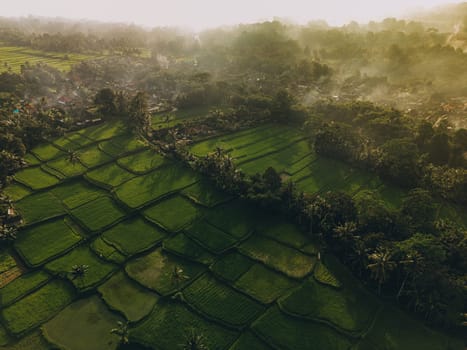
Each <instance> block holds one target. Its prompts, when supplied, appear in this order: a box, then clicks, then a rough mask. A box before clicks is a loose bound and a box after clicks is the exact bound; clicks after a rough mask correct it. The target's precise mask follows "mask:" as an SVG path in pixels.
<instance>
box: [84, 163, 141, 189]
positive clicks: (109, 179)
mask: <svg viewBox="0 0 467 350" xmlns="http://www.w3.org/2000/svg"><path fill="white" fill-rule="evenodd" d="M134 177H135V175H133V174H132V173H130V172H128V171H126V170H124V169H122V168H121V167H119V166H118V165H117V164H116V163H110V164H107V165H104V166H102V167H100V168H97V169H94V170H92V171H89V172H87V173H86V178H87V179H89V180H90V181H91V182H94V183H96V184H98V185H102V186H104V187H106V188H112V187H116V186H119V185H121V184H122V183H124V182H126V181H128V180H130V179H132V178H134Z"/></svg>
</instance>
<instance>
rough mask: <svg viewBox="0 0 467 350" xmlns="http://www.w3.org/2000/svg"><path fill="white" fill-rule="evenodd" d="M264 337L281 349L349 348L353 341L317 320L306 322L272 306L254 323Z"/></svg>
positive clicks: (256, 329)
mask: <svg viewBox="0 0 467 350" xmlns="http://www.w3.org/2000/svg"><path fill="white" fill-rule="evenodd" d="M253 331H254V332H255V333H257V334H258V335H259V336H260V337H261V338H262V339H264V340H266V341H267V342H270V343H271V344H273V345H274V346H275V347H278V348H281V349H294V350H302V349H303V350H308V349H336V350H340V349H342V350H343V349H349V348H350V345H351V342H350V341H349V339H347V338H346V337H345V336H343V335H341V334H339V333H337V332H336V331H335V330H334V329H332V328H330V327H327V326H325V325H322V324H320V323H316V322H305V321H302V320H298V319H296V318H292V317H290V316H287V315H285V314H283V313H282V312H281V311H279V309H278V308H277V307H272V308H270V309H269V310H268V311H267V312H266V313H265V314H264V315H263V316H262V317H261V318H260V319H259V320H258V321H256V322H255V324H254V325H253Z"/></svg>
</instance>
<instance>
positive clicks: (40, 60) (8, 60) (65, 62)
mask: <svg viewBox="0 0 467 350" xmlns="http://www.w3.org/2000/svg"><path fill="white" fill-rule="evenodd" d="M0 56H1V57H2V59H1V61H0V63H1V65H0V66H1V68H0V71H5V70H10V69H11V71H13V72H20V71H21V66H22V65H24V64H25V63H26V62H28V64H29V65H31V66H32V65H36V64H42V65H45V64H46V65H49V66H51V67H54V68H56V69H58V70H61V71H69V70H70V69H71V67H72V66H73V65H74V64H77V63H79V62H81V61H83V60H86V59H90V58H95V57H96V56H94V55H83V54H69V53H51V52H48V51H42V50H33V49H30V48H26V47H17V46H1V47H0Z"/></svg>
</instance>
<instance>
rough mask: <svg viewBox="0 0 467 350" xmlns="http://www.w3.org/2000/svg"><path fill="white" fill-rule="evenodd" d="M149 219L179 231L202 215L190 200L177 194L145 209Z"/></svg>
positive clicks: (173, 230) (172, 230) (167, 228)
mask: <svg viewBox="0 0 467 350" xmlns="http://www.w3.org/2000/svg"><path fill="white" fill-rule="evenodd" d="M143 214H144V216H145V217H146V218H148V220H151V221H153V222H155V223H157V224H158V225H160V226H162V227H163V228H165V229H166V230H168V231H170V232H177V231H179V230H181V229H182V228H184V227H185V226H187V225H188V224H190V223H191V222H192V221H194V220H195V219H196V218H197V217H198V216H199V215H201V213H200V211H199V209H198V208H197V207H196V206H194V205H193V204H192V203H191V202H190V201H189V200H187V199H185V198H183V197H181V196H175V197H171V198H168V199H166V200H164V201H162V202H159V203H157V204H155V205H153V206H151V207H149V208H148V209H146V210H144V211H143Z"/></svg>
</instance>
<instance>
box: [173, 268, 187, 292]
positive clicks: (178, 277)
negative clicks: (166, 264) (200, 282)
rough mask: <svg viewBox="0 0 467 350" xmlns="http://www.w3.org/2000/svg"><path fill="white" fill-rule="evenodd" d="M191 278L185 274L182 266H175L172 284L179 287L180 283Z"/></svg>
mask: <svg viewBox="0 0 467 350" xmlns="http://www.w3.org/2000/svg"><path fill="white" fill-rule="evenodd" d="M189 278H190V277H188V276H187V275H185V274H184V273H183V269H182V268H181V267H180V266H174V268H173V270H172V284H175V285H176V286H177V287H178V286H179V285H180V283H182V282H183V281H185V280H187V279H189Z"/></svg>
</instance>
